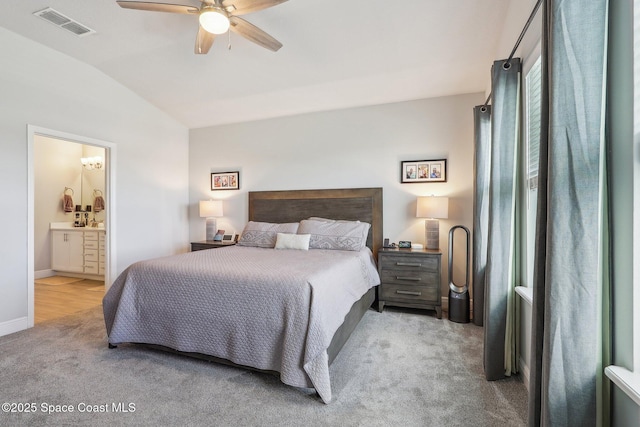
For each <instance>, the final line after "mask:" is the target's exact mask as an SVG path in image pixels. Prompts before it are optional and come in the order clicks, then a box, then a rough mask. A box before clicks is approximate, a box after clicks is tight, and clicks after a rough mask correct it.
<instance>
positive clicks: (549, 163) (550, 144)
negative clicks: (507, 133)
mask: <svg viewBox="0 0 640 427" xmlns="http://www.w3.org/2000/svg"><path fill="white" fill-rule="evenodd" d="M606 36H607V0H590V1H588V2H585V1H579V0H564V1H562V0H545V1H544V18H543V34H542V37H543V47H542V50H543V52H542V55H543V56H542V80H543V90H542V107H541V108H542V117H541V122H542V124H541V138H540V164H539V167H540V169H539V175H538V183H539V188H538V207H537V224H536V227H537V229H536V253H535V265H534V297H533V319H532V323H533V326H532V327H533V331H532V358H531V359H532V360H531V364H530V369H531V372H530V388H529V425H530V426H540V425H543V426H592V425H596V424H597V421H596V420H597V416H598V415H599V414H598V413H597V410H596V406H597V403H598V399H597V394H598V382H599V380H598V375H599V373H600V369H601V367H600V363H601V360H600V359H601V352H600V351H599V349H601V348H602V342H601V338H600V333H599V332H600V331H601V326H602V321H603V319H602V311H601V310H602V296H603V295H602V292H603V285H606V284H605V283H604V282H605V280H604V278H603V276H604V274H603V270H605V269H604V268H603V262H602V260H603V259H606V256H605V254H606V253H608V250H607V248H606V240H605V239H604V237H606V236H605V235H604V230H603V223H604V215H603V211H604V209H605V208H606V198H605V197H604V196H605V193H606V192H605V191H604V190H605V184H606V182H605V166H604V165H605V159H604V119H603V117H604V111H605V110H604V100H605V90H604V84H605V77H606V76H605V65H606V61H605V58H606ZM605 262H606V261H605Z"/></svg>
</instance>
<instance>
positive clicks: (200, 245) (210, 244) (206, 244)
mask: <svg viewBox="0 0 640 427" xmlns="http://www.w3.org/2000/svg"><path fill="white" fill-rule="evenodd" d="M235 244H236V243H235V242H233V243H220V242H214V241H213V240H203V241H201V242H191V252H195V251H202V250H205V249H216V248H224V247H225V246H233V245H235Z"/></svg>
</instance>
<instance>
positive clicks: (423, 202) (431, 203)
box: [416, 196, 449, 218]
mask: <svg viewBox="0 0 640 427" xmlns="http://www.w3.org/2000/svg"><path fill="white" fill-rule="evenodd" d="M416 217H417V218H448V217H449V198H448V197H436V196H428V197H418V203H417V208H416Z"/></svg>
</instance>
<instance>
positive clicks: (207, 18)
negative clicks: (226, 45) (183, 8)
mask: <svg viewBox="0 0 640 427" xmlns="http://www.w3.org/2000/svg"><path fill="white" fill-rule="evenodd" d="M199 21H200V25H201V26H202V28H204V29H205V30H206V31H208V32H210V33H211V34H224V33H226V32H227V30H228V29H229V25H230V23H229V18H227V15H225V14H224V12H223V11H222V10H220V9H218V8H216V7H208V8H205V10H204V11H202V12H201V13H200V18H199Z"/></svg>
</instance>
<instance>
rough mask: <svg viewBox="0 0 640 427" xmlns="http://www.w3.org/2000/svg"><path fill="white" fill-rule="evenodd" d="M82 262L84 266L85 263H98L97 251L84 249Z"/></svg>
mask: <svg viewBox="0 0 640 427" xmlns="http://www.w3.org/2000/svg"><path fill="white" fill-rule="evenodd" d="M84 261H85V265H86V262H87V261H91V262H98V250H97V249H86V248H85V250H84Z"/></svg>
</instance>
